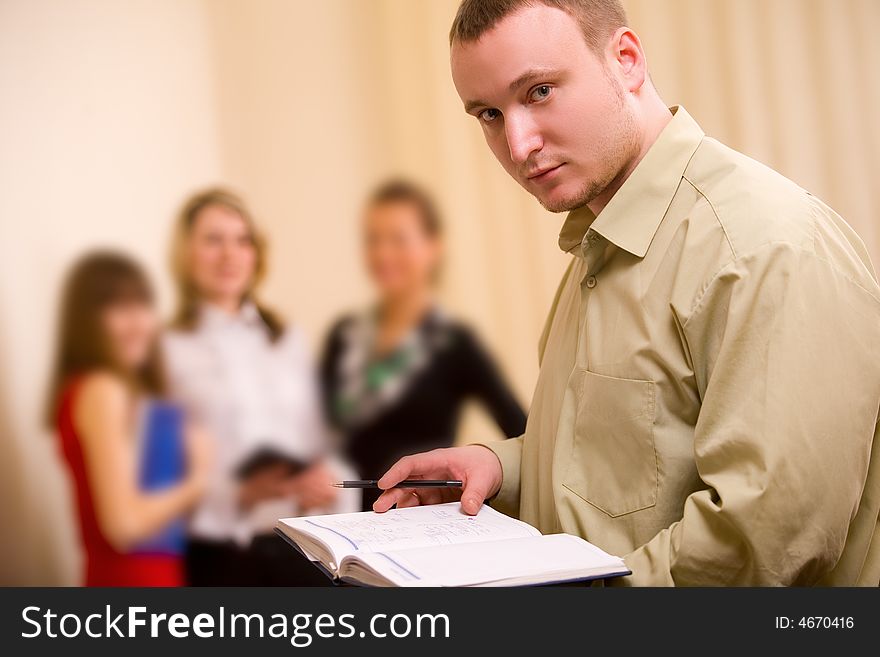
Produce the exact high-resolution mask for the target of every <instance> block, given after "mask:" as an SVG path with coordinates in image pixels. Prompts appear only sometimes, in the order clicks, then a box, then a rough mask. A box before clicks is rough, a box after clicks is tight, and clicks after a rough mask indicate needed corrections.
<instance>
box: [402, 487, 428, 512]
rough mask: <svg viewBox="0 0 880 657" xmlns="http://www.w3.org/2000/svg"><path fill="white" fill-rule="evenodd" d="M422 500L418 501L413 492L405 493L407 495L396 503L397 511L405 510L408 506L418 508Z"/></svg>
mask: <svg viewBox="0 0 880 657" xmlns="http://www.w3.org/2000/svg"><path fill="white" fill-rule="evenodd" d="M420 504H422V500H420V499H419V495H418V493H416V492H415V491H414V490H410V491H407V494H406V495H404V496H403V498H401V500H400V501H399V502H398V503H397V508H398V509H405V508H407V507H410V506H419V505H420Z"/></svg>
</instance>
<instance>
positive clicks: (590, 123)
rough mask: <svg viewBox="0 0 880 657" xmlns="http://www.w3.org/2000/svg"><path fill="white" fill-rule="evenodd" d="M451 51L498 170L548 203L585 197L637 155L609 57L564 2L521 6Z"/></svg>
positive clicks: (630, 118) (551, 206) (563, 204)
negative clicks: (591, 45)
mask: <svg viewBox="0 0 880 657" xmlns="http://www.w3.org/2000/svg"><path fill="white" fill-rule="evenodd" d="M451 57H452V77H453V81H454V82H455V87H456V89H457V90H458V94H459V96H461V99H462V101H463V102H464V104H465V111H467V112H468V114H471V115H472V116H474V117H476V118H477V120H479V122H480V125H481V126H482V128H483V134H484V135H485V137H486V142H487V143H488V144H489V148H491V149H492V152H493V153H494V154H495V157H496V158H498V161H499V162H500V163H501V165H502V166H503V167H504V169H505V170H506V171H507V173H509V174H510V175H511V176H512V177H513V178H514V179H515V180H516V181H517V182H518V183H519V184H520V185H522V186H523V187H524V188H525V189H526V190H527V191H528V192H530V193H531V194H533V195H534V196H535V197H536V198H537V199H538V201H540V203H541V204H542V205H543V206H544V207H545V208H547V209H548V210H551V211H553V212H563V211H568V210H573V209H575V208H578V207H581V206H582V205H586V204H587V203H589V202H590V201H591V200H592V199H593V198H595V197H596V196H597V195H598V194H599V193H601V192H602V191H603V190H604V189H605V188H606V187H608V185H609V184H610V183H611V182H612V181H613V180H614V179H615V178H616V177H617V176H618V174H619V173H620V172H621V170H622V169H624V168H625V167H626V165H627V163H628V162H629V161H631V159H632V158H633V157H635V156H636V155H637V153H638V136H637V132H636V123H635V119H634V114H633V111H632V109H631V107H630V105H628V104H627V99H626V97H625V95H624V90H623V85H622V84H621V83H620V82H619V80H618V79H617V78H615V77H614V73H613V72H612V70H611V67H612V66H613V62H612V61H605V59H604V58H600V56H598V55H597V54H596V53H594V52H593V51H592V50H590V48H589V46H588V45H587V43H586V41H585V40H584V36H583V33H582V32H581V29H580V26H579V25H578V24H577V22H576V21H575V20H574V19H573V18H572V17H571V16H569V15H568V14H566V13H565V12H563V11H561V10H558V9H555V8H552V7H547V6H544V5H537V6H534V7H527V8H525V9H523V10H521V11H518V12H515V13H513V14H511V15H510V16H507V17H505V18H504V19H502V20H501V21H500V22H499V23H498V24H497V25H496V26H495V27H494V28H492V29H491V30H490V31H488V32H486V33H485V34H483V36H482V37H480V39H479V40H478V41H475V42H468V43H458V42H455V43H454V44H453V46H452V56H451ZM609 60H610V58H609Z"/></svg>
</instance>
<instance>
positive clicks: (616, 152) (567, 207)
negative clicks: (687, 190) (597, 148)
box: [535, 80, 639, 212]
mask: <svg viewBox="0 0 880 657" xmlns="http://www.w3.org/2000/svg"><path fill="white" fill-rule="evenodd" d="M613 84H614V89H615V97H616V101H617V102H616V108H615V109H616V110H617V111H618V112H620V114H621V120H620V123H619V124H618V125H617V131H616V132H615V134H614V135H609V136H608V138H607V139H606V142H607V145H606V146H605V148H604V149H603V150H604V152H605V153H606V154H608V160H607V162H608V166H607V167H605V169H604V170H603V171H602V172H600V174H598V175H597V176H596V177H595V178H593V179H592V180H587V181H585V182H584V184H583V186H582V187H581V189H580V190H579V191H578V193H576V194H574V195H572V196H569V197H568V198H563V199H559V200H557V201H556V202H545V201H544V200H543V199H541V198H540V197H538V196H537V195H535V198H536V199H538V203H540V204H541V205H542V206H543V207H544V209H545V210H549V211H550V212H571V211H572V210H576V209H578V208H581V207H583V206H585V205H587V204H588V203H589V202H590V201H592V200H593V199H595V198H596V197H597V196H599V195H600V194H601V193H602V192H604V191H605V190H606V189H607V188H608V186H609V185H610V184H611V183H612V182H614V180H615V179H616V178H617V177H618V176H619V175H620V173H621V171H623V169H624V168H625V167H626V166H627V163H629V162H630V161H632V159H633V158H635V157H636V156H637V155H638V153H639V132H638V128H637V127H636V120H635V117H634V116H633V112H632V110H631V109H630V107H629V106H628V105H627V104H626V102H625V100H624V96H623V89H622V88H621V87H620V84H619V83H618V82H617V81H616V80H614V81H613Z"/></svg>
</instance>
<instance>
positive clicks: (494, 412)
mask: <svg viewBox="0 0 880 657" xmlns="http://www.w3.org/2000/svg"><path fill="white" fill-rule="evenodd" d="M461 340H462V343H463V345H462V350H461V363H462V365H461V369H462V372H463V373H464V376H465V378H466V382H465V385H464V389H465V390H466V391H467V393H468V394H469V395H472V396H473V397H474V398H476V399H478V400H479V401H480V402H481V403H482V404H483V405H484V406H485V407H486V410H488V411H489V414H490V415H491V416H492V419H493V420H495V423H496V424H497V425H498V428H499V429H501V431H502V432H503V433H504V435H505V436H507V437H508V438H512V437H514V436H521V435H522V433H523V432H524V431H525V430H526V414H525V412H524V411H523V409H522V406H520V405H519V402H518V401H517V400H516V398H515V397H514V396H513V392H511V390H510V388H509V387H508V386H507V382H506V381H505V380H504V378H503V377H502V376H501V372H499V371H498V367H497V366H496V364H495V362H494V361H493V360H492V358H491V357H490V356H489V354H488V352H487V351H486V350H485V348H484V347H483V346H482V345H481V344H480V341H479V340H478V339H477V338H476V336H474V335H473V334H472V333H471V332H470V331H468V330H462V331H461Z"/></svg>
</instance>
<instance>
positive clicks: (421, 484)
mask: <svg viewBox="0 0 880 657" xmlns="http://www.w3.org/2000/svg"><path fill="white" fill-rule="evenodd" d="M331 485H332V486H336V488H379V480H378V479H358V480H357V481H339V482H337V483H335V484H331ZM392 488H461V480H460V479H407V480H405V481H401V482H400V483H398V484H397V485H395V486H392Z"/></svg>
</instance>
